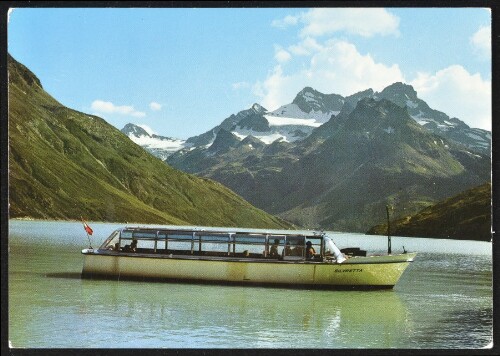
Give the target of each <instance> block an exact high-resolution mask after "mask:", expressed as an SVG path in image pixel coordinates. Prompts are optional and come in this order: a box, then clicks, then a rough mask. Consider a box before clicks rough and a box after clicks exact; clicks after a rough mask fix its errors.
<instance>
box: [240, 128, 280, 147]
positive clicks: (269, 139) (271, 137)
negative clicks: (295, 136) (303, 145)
mask: <svg viewBox="0 0 500 356" xmlns="http://www.w3.org/2000/svg"><path fill="white" fill-rule="evenodd" d="M231 133H232V134H233V135H235V136H237V137H238V138H240V139H242V140H243V139H244V138H246V137H247V136H250V135H251V136H253V137H255V138H258V139H259V140H261V141H262V142H264V143H265V144H267V145H269V144H270V143H273V142H274V141H276V140H277V139H279V138H282V137H283V135H281V134H280V133H279V132H267V133H263V132H258V131H253V130H241V129H239V130H238V131H231ZM284 140H285V141H287V142H289V141H288V139H287V138H284Z"/></svg>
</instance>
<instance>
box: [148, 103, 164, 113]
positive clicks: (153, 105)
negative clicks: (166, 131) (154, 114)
mask: <svg viewBox="0 0 500 356" xmlns="http://www.w3.org/2000/svg"><path fill="white" fill-rule="evenodd" d="M161 107H162V105H161V104H159V103H157V102H155V101H152V102H150V103H149V108H150V109H151V110H153V111H160V110H161Z"/></svg>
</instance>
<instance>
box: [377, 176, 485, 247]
mask: <svg viewBox="0 0 500 356" xmlns="http://www.w3.org/2000/svg"><path fill="white" fill-rule="evenodd" d="M368 234H374V235H385V234H387V224H383V225H377V226H374V227H372V228H371V229H370V230H369V231H368ZM391 234H392V235H397V236H420V237H439V238H450V239H457V240H480V241H491V183H486V184H483V185H480V186H479V187H476V188H472V189H469V190H467V191H465V192H463V193H460V194H458V195H456V196H454V197H452V198H449V199H446V200H444V201H442V202H439V203H437V204H435V205H432V206H430V207H428V208H426V209H423V210H422V211H420V212H419V213H417V214H415V215H411V216H407V217H405V218H402V219H398V220H396V221H393V222H391Z"/></svg>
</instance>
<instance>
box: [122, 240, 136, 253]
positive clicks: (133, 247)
mask: <svg viewBox="0 0 500 356" xmlns="http://www.w3.org/2000/svg"><path fill="white" fill-rule="evenodd" d="M123 250H124V251H126V252H136V251H137V240H136V239H133V240H132V243H131V244H130V245H125V247H124V248H123Z"/></svg>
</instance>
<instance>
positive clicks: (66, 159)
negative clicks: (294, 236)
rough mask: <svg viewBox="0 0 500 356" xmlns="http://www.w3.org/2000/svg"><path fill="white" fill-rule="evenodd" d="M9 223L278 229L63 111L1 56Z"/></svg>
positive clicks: (104, 127)
mask: <svg viewBox="0 0 500 356" xmlns="http://www.w3.org/2000/svg"><path fill="white" fill-rule="evenodd" d="M8 73H9V150H10V151H9V214H10V218H20V217H30V218H36V219H80V217H84V218H85V219H88V220H98V221H116V222H125V221H128V222H139V223H168V224H184V225H191V224H196V225H211V226H247V227H268V228H283V227H289V226H290V225H289V224H287V223H285V222H283V221H282V220H280V219H278V218H275V217H273V216H270V215H269V214H267V213H265V212H263V211H262V210H259V209H256V208H254V207H253V206H251V205H250V204H249V203H247V202H246V201H244V200H243V199H242V198H241V197H239V196H238V195H236V194H234V193H233V192H232V191H230V190H229V189H227V188H226V187H224V186H223V185H221V184H220V183H217V182H215V181H212V180H209V179H205V178H198V177H195V176H192V175H189V174H186V173H183V172H180V171H178V170H176V169H174V168H171V167H170V166H168V165H166V164H165V163H164V162H163V161H161V160H159V159H158V158H156V157H153V156H152V155H150V154H149V153H147V152H146V151H145V150H144V149H142V148H141V147H140V146H138V145H136V144H135V143H133V142H131V141H130V140H129V139H128V138H127V136H125V135H124V134H123V133H121V132H120V131H119V130H116V129H115V128H114V127H112V126H111V125H109V124H108V123H106V122H105V121H104V120H102V119H101V118H99V117H97V116H92V115H87V114H84V113H81V112H78V111H75V110H72V109H69V108H66V107H64V106H63V105H61V104H60V103H58V102H57V101H56V100H55V99H53V98H52V97H51V96H50V95H48V94H47V93H46V92H45V91H44V90H43V87H42V85H41V83H40V80H39V79H38V78H37V77H36V76H35V75H34V74H33V73H31V72H30V71H29V70H28V69H27V68H26V67H25V66H23V65H22V64H20V63H18V62H16V61H15V60H14V59H13V58H12V57H10V56H9V57H8Z"/></svg>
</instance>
